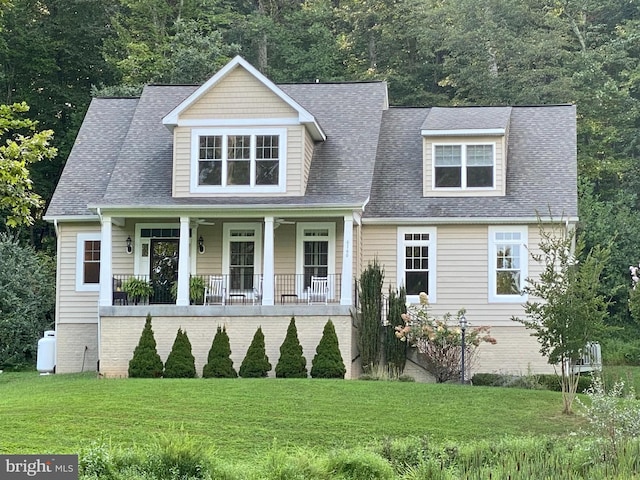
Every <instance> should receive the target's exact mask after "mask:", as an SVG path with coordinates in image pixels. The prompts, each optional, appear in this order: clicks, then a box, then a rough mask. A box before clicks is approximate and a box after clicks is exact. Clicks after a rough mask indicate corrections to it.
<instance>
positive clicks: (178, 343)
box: [164, 328, 196, 378]
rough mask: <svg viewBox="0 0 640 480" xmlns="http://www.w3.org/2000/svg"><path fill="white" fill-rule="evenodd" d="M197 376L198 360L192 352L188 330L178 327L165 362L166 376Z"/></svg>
mask: <svg viewBox="0 0 640 480" xmlns="http://www.w3.org/2000/svg"><path fill="white" fill-rule="evenodd" d="M195 376H196V361H195V358H194V357H193V354H192V353H191V342H190V341H189V337H187V332H186V331H185V332H183V331H182V329H181V328H179V329H178V333H177V334H176V339H175V340H174V342H173V347H172V348H171V352H170V353H169V356H168V357H167V362H166V363H165V364H164V377H165V378H193V377H195Z"/></svg>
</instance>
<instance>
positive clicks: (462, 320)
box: [460, 313, 467, 385]
mask: <svg viewBox="0 0 640 480" xmlns="http://www.w3.org/2000/svg"><path fill="white" fill-rule="evenodd" d="M466 331H467V317H465V316H464V313H463V314H462V315H461V316H460V332H462V357H461V360H462V369H461V370H460V383H461V384H463V385H464V367H465V366H464V353H465V350H466V349H467V347H466V345H465V337H464V336H465V332H466Z"/></svg>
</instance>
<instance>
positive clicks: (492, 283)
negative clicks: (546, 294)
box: [488, 225, 529, 303]
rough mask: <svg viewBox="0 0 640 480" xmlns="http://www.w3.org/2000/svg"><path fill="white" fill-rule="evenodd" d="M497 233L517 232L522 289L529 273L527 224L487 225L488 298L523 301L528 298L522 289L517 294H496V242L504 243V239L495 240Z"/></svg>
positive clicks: (515, 301)
mask: <svg viewBox="0 0 640 480" xmlns="http://www.w3.org/2000/svg"><path fill="white" fill-rule="evenodd" d="M497 233H519V234H520V240H519V242H518V243H519V248H520V252H519V255H520V262H521V263H520V265H521V266H520V275H521V284H520V285H521V287H522V289H523V290H524V287H525V284H526V280H527V278H528V275H529V251H528V248H527V244H528V241H529V228H528V227H527V226H521V225H515V226H508V225H504V226H495V227H489V238H488V240H489V249H488V250H489V256H488V272H489V278H488V285H489V292H488V294H489V295H488V299H489V302H491V303H523V302H526V301H527V299H528V295H527V294H526V293H524V291H522V292H521V293H520V294H519V295H515V294H514V295H498V294H497V284H496V283H497V281H496V280H497V278H496V277H497V265H496V256H497V254H498V250H497V244H498V243H504V241H500V242H498V241H497V240H496V234H497Z"/></svg>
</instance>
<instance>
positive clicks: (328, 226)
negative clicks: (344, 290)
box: [296, 222, 336, 298]
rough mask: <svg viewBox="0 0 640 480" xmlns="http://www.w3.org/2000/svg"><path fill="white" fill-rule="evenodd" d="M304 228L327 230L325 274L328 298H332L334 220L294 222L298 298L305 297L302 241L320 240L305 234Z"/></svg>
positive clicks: (334, 263)
mask: <svg viewBox="0 0 640 480" xmlns="http://www.w3.org/2000/svg"><path fill="white" fill-rule="evenodd" d="M306 230H327V232H328V237H327V242H328V248H327V275H328V281H329V282H328V283H329V298H334V292H335V288H336V285H335V278H336V277H335V274H336V224H335V223H334V222H300V223H297V224H296V274H297V275H298V278H299V279H302V280H300V281H299V282H297V285H296V293H297V294H298V296H299V297H300V298H306V292H305V291H304V242H305V240H309V241H314V240H321V239H322V237H317V236H306V235H305V231H306Z"/></svg>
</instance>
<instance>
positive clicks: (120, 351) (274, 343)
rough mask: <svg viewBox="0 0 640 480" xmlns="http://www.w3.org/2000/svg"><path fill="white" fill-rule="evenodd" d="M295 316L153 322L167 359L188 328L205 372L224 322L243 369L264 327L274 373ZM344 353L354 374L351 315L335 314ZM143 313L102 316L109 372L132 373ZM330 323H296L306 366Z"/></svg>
mask: <svg viewBox="0 0 640 480" xmlns="http://www.w3.org/2000/svg"><path fill="white" fill-rule="evenodd" d="M290 321H291V316H280V317H265V316H251V317H215V318H214V317H204V316H203V317H179V318H178V317H162V316H156V317H154V318H153V321H152V326H153V332H154V337H155V339H156V343H157V348H158V353H159V355H160V357H161V358H162V361H163V362H164V361H166V359H167V357H168V355H169V352H170V351H171V347H172V345H173V342H174V340H175V336H176V332H177V330H178V328H182V329H183V330H185V331H186V332H187V336H188V337H189V340H190V342H191V346H192V352H193V355H194V357H195V359H196V372H197V374H198V376H202V368H203V367H204V365H205V363H206V361H207V355H208V353H209V349H210V348H211V342H212V340H213V337H214V335H215V333H216V329H217V327H218V326H219V325H220V326H224V327H225V328H226V330H227V334H228V335H229V341H230V344H231V359H232V360H233V366H234V368H235V369H236V371H237V370H239V369H240V365H241V364H242V360H243V359H244V357H245V355H246V353H247V349H248V348H249V345H250V343H251V340H252V339H253V335H254V334H255V332H256V330H257V329H258V327H260V326H261V327H262V332H263V333H264V337H265V351H266V354H267V356H268V357H269V361H270V363H271V365H272V367H273V368H272V370H271V372H270V373H269V376H271V377H273V376H275V373H274V372H275V367H276V365H277V363H278V358H279V355H280V345H282V342H283V341H284V338H285V336H286V333H287V327H288V325H289V322H290ZM331 321H332V322H333V324H334V326H335V329H336V334H337V336H338V342H339V344H340V352H341V353H342V359H343V361H344V364H345V367H346V369H347V374H346V378H351V377H352V368H351V360H352V358H353V357H354V356H355V355H353V351H352V348H351V329H352V326H351V317H349V316H333V317H332V318H331ZM144 322H145V319H144V317H103V318H102V321H101V324H100V325H101V327H100V328H101V338H102V343H101V354H100V371H101V373H102V374H104V375H106V376H109V377H123V376H126V375H127V368H128V365H129V360H130V359H131V357H132V355H133V350H134V349H135V347H136V345H137V344H138V341H139V339H140V334H141V332H142V329H143V327H144ZM326 322H327V317H326V316H324V315H318V316H298V317H296V328H297V330H298V338H299V340H300V344H301V345H302V350H303V355H304V357H305V358H306V360H307V369H308V370H311V363H312V361H313V357H314V355H315V351H316V347H317V346H318V343H319V342H320V338H322V331H323V329H324V326H325V324H326Z"/></svg>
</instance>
